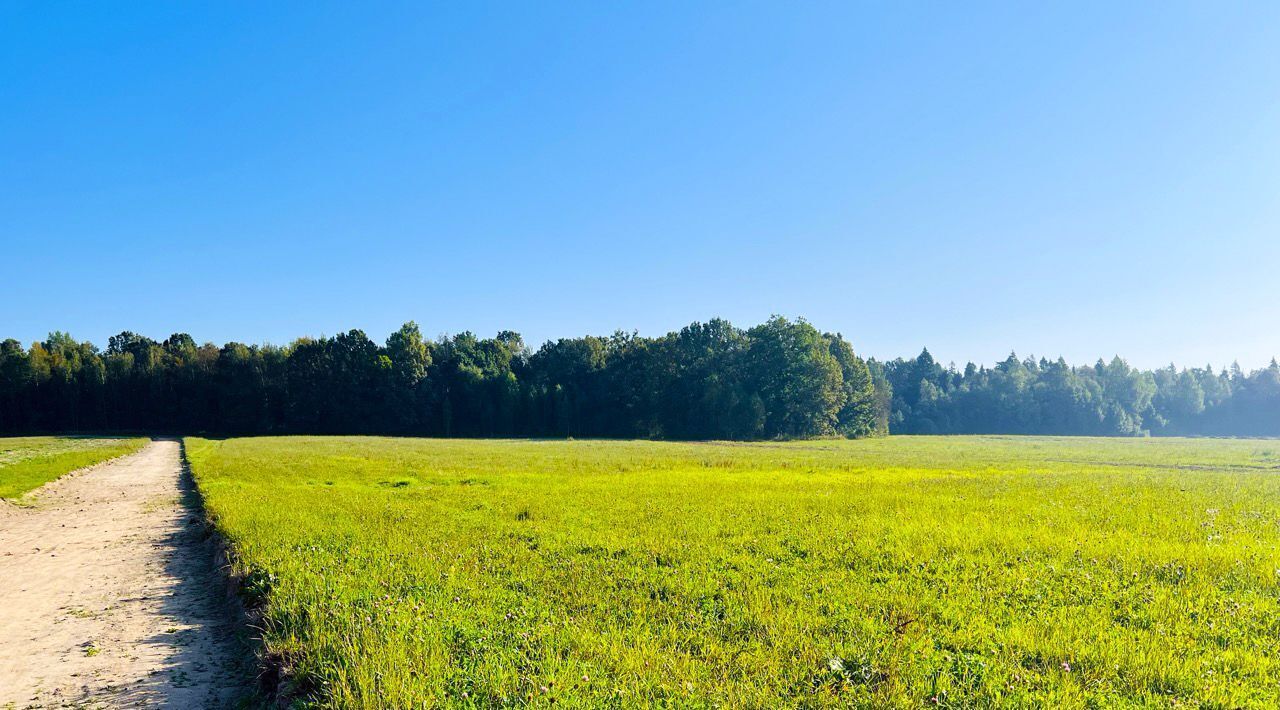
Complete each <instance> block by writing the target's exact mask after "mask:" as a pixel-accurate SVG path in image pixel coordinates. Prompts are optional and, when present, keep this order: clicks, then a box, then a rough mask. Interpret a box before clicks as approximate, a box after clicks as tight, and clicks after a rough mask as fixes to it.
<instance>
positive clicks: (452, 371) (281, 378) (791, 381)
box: [0, 317, 1280, 439]
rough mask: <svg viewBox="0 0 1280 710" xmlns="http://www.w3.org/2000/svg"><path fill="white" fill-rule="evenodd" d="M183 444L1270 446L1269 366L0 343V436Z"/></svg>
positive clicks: (687, 338) (1278, 405)
mask: <svg viewBox="0 0 1280 710" xmlns="http://www.w3.org/2000/svg"><path fill="white" fill-rule="evenodd" d="M75 431H99V432H110V431H121V432H123V431H181V432H208V433H217V434H284V433H314V434H402V435H426V436H457V437H508V436H551V437H563V436H573V437H580V436H581V437H620V438H665V439H775V438H802V437H819V436H846V437H862V436H874V435H880V434H885V433H895V434H899V433H901V434H969V433H1005V434H1063V435H1067V434H1071V435H1111V436H1141V435H1148V434H1154V435H1233V436H1280V366H1278V365H1277V364H1276V362H1275V361H1274V360H1272V362H1271V364H1270V366H1268V367H1266V368H1263V369H1261V370H1257V371H1255V372H1251V373H1245V372H1243V371H1241V369H1240V368H1239V367H1238V366H1233V367H1231V368H1230V369H1224V370H1219V371H1215V370H1214V369H1213V368H1212V367H1209V366H1206V367H1204V368H1191V369H1182V370H1179V369H1176V368H1174V367H1173V366H1172V365H1171V366H1169V367H1168V368H1164V369H1158V370H1153V371H1148V370H1139V369H1135V368H1132V367H1130V366H1129V365H1128V364H1126V363H1125V361H1124V360H1122V359H1121V358H1119V357H1117V358H1114V359H1113V360H1111V361H1110V362H1103V361H1101V360H1100V361H1098V362H1097V363H1096V364H1095V365H1090V366H1072V365H1069V364H1067V363H1066V362H1065V361H1063V360H1062V359H1061V358H1059V359H1058V360H1054V361H1051V360H1047V359H1043V358H1042V359H1038V360H1037V359H1035V358H1025V359H1019V358H1018V357H1017V356H1016V355H1013V354H1011V355H1010V356H1009V357H1008V358H1007V359H1006V360H1004V361H1002V362H1000V363H998V364H996V365H995V366H994V367H991V368H987V367H979V366H976V365H974V364H973V363H970V364H968V365H966V366H965V367H964V368H963V369H959V368H956V367H955V366H945V367H944V366H943V365H941V364H939V363H937V362H935V361H934V359H933V357H932V356H931V355H930V354H929V351H928V350H925V351H923V352H922V353H921V354H920V355H919V356H917V357H915V358H912V359H902V358H899V359H896V360H892V361H888V362H880V361H877V360H875V359H873V358H872V359H863V358H862V357H860V356H858V355H857V354H856V353H855V352H854V349H853V347H852V346H851V345H850V343H849V342H848V341H847V340H845V339H844V338H843V337H842V336H841V335H839V334H833V333H824V332H822V331H819V330H818V329H816V328H815V327H814V326H812V325H811V324H809V323H808V322H807V321H805V320H804V319H798V320H788V319H786V318H782V317H774V318H771V319H769V320H768V321H767V322H765V323H763V324H761V325H758V326H755V327H752V328H748V329H741V328H737V327H734V326H733V325H732V324H730V323H729V322H727V321H724V320H718V319H716V320H711V321H709V322H706V323H694V324H692V325H689V326H688V327H686V328H683V329H681V330H680V331H678V332H673V333H669V334H667V335H665V336H662V337H657V338H646V337H640V336H638V335H635V334H628V333H623V332H617V333H614V334H613V335H610V336H607V337H597V336H586V337H581V338H567V339H559V340H555V341H549V342H547V343H545V344H543V345H542V346H541V347H540V348H538V349H537V350H536V351H534V350H531V349H530V348H528V347H527V346H526V345H525V343H524V341H523V340H522V339H521V337H520V335H519V334H517V333H514V332H510V331H503V332H501V333H498V334H497V335H496V336H495V337H493V338H478V337H477V336H475V335H474V334H472V333H469V332H465V333H461V334H458V335H455V336H452V337H447V338H446V337H442V338H440V339H438V340H435V341H430V340H426V339H424V338H423V337H422V334H421V331H420V330H419V328H418V326H417V325H416V324H414V323H407V324H405V325H404V326H402V327H401V328H400V329H399V330H397V331H396V332H395V333H392V334H391V336H390V337H388V338H387V340H386V341H385V343H384V344H383V345H378V344H377V343H375V342H374V341H373V340H371V339H370V338H369V337H367V336H366V335H365V334H364V333H363V332H361V331H359V330H352V331H349V332H347V333H343V334H340V335H336V336H334V337H328V338H302V339H299V340H296V341H294V342H293V343H292V344H290V345H288V346H286V347H277V346H272V345H245V344H242V343H234V342H233V343H227V344H226V345H223V346H221V347H218V346H216V345H214V344H212V343H206V344H204V345H198V344H197V343H196V341H195V340H194V339H193V338H192V337H191V336H190V335H187V334H185V333H178V334H174V335H171V336H169V337H168V338H166V339H165V340H164V341H162V342H157V341H155V340H152V339H150V338H148V337H145V336H142V335H138V334H135V333H131V332H128V331H126V332H123V333H120V334H119V335H116V336H113V337H111V338H110V341H109V342H108V344H107V348H106V350H105V351H103V350H99V349H98V347H96V346H95V345H94V344H92V343H89V342H81V341H77V340H75V339H74V338H72V337H71V336H69V335H67V334H65V333H62V332H54V333H51V334H50V335H49V337H48V338H47V339H46V340H45V341H43V342H37V343H33V344H31V345H30V346H29V347H26V348H24V347H23V346H22V344H21V343H20V342H19V341H17V340H13V339H9V340H5V341H3V342H2V343H0V433H6V434H16V433H31V432H75Z"/></svg>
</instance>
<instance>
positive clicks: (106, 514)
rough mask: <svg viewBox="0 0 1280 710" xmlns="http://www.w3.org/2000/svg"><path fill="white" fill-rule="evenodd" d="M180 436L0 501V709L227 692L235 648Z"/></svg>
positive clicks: (236, 659)
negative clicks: (30, 504) (4, 503)
mask: <svg viewBox="0 0 1280 710" xmlns="http://www.w3.org/2000/svg"><path fill="white" fill-rule="evenodd" d="M189 496H190V483H189V479H188V478H187V476H185V475H184V473H183V469H182V465H181V458H180V449H179V445H178V443H177V442H175V441H156V442H152V443H151V444H150V445H148V446H147V447H146V448H145V449H143V450H142V451H140V452H139V453H137V454H134V455H132V456H129V457H126V458H122V459H117V460H115V461H111V462H108V463H105V464H102V465H99V466H96V467H93V468H90V469H86V470H84V471H81V472H79V473H76V474H74V475H70V476H65V477H63V478H61V479H59V480H57V481H54V482H53V483H50V484H48V485H46V486H45V487H44V488H42V489H41V490H40V491H38V492H37V493H36V494H35V497H34V498H33V499H32V500H33V501H34V502H35V504H36V507H35V509H30V510H25V509H17V508H14V507H12V506H8V509H0V708H31V707H35V708H43V707H91V708H92V707H108V708H109V707H174V708H201V707H219V708H221V707H227V706H231V705H234V703H235V700H236V699H237V698H238V697H239V696H240V691H241V689H242V688H243V687H244V685H245V680H246V675H245V672H244V670H243V668H242V667H241V665H240V664H241V659H242V658H243V654H242V653H241V652H240V650H239V648H240V646H239V642H238V641H237V639H236V637H235V635H234V634H235V629H234V627H233V625H232V624H231V623H230V622H229V619H230V616H229V615H228V613H227V611H226V608H225V606H224V602H223V600H224V598H225V597H224V596H223V595H224V593H225V589H226V587H225V586H224V585H223V583H222V582H220V581H219V580H218V578H217V575H216V574H215V573H214V570H213V567H212V556H211V551H210V549H209V547H208V546H207V544H206V543H204V542H202V539H201V534H200V528H201V526H200V525H199V524H198V523H199V520H198V518H197V517H196V514H195V512H194V511H193V509H192V508H190V507H189V505H190V499H189Z"/></svg>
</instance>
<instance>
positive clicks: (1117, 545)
mask: <svg viewBox="0 0 1280 710" xmlns="http://www.w3.org/2000/svg"><path fill="white" fill-rule="evenodd" d="M1274 448H1275V447H1274V442H1258V441H1244V440H1240V441H1190V440H1160V441H1139V440H1115V439H1053V438H1016V437H1014V438H1009V437H998V438H997V437H939V438H890V439H879V440H864V441H853V442H850V441H817V442H794V443H758V444H742V443H738V444H718V443H711V444H707V443H687V444H682V443H656V442H607V441H573V442H562V441H560V442H550V441H447V440H419V439H384V438H359V437H333V438H325V437H287V438H257V439H233V440H227V441H219V442H214V441H203V440H199V439H190V440H188V453H189V456H190V458H191V461H192V465H193V470H194V473H195V475H196V478H197V481H198V483H199V486H200V488H201V491H202V492H203V494H204V495H205V497H206V501H207V505H208V509H209V511H210V513H211V514H212V515H213V516H214V518H215V521H216V523H217V525H218V527H219V529H220V530H221V531H222V532H223V533H224V534H225V535H226V536H227V538H228V539H229V540H230V542H231V543H232V545H233V546H234V548H235V551H236V555H237V558H238V562H237V564H238V566H239V568H240V569H239V571H240V572H241V573H242V574H243V575H244V578H245V593H246V596H247V597H249V598H250V599H251V600H253V601H256V602H258V603H261V604H263V605H264V606H263V610H264V613H265V625H266V632H265V641H266V645H267V650H268V651H269V654H270V656H271V658H273V659H275V660H276V661H277V662H279V663H281V664H283V665H285V666H286V667H287V669H288V671H289V672H290V673H291V674H292V677H293V678H294V679H295V681H296V683H297V685H298V687H299V688H301V689H303V690H305V691H307V692H308V693H309V696H308V697H309V698H310V699H311V700H312V701H313V702H315V703H316V704H318V705H320V706H325V707H344V708H346V707H419V706H426V707H431V706H439V705H459V706H468V705H476V706H493V705H499V706H500V705H511V704H527V703H533V704H539V705H541V704H550V703H551V702H552V701H555V703H556V704H562V705H570V706H579V707H598V706H601V705H606V706H610V705H612V706H635V705H646V704H666V705H675V706H695V707H698V706H708V707H709V706H716V705H719V706H739V707H777V706H791V705H808V706H842V705H868V706H884V705H896V706H919V705H922V704H928V705H934V704H937V705H943V706H948V705H950V706H960V707H970V706H973V705H1008V704H1013V705H1029V706H1044V705H1089V704H1095V705H1109V704H1110V705H1114V704H1117V703H1119V704H1151V705H1157V706H1162V705H1163V706H1172V705H1176V704H1180V703H1190V704H1201V705H1207V706H1220V707H1234V706H1270V705H1275V704H1276V703H1277V702H1278V701H1280V690H1278V687H1280V666H1278V665H1277V663H1278V662H1277V660H1275V659H1277V658H1280V626H1278V625H1277V621H1276V619H1277V618H1280V547H1278V546H1277V543H1280V478H1277V475H1276V474H1277V471H1276V470H1275V466H1276V465H1277V464H1276V463H1275V462H1274V460H1273V458H1272V457H1271V452H1273V451H1274Z"/></svg>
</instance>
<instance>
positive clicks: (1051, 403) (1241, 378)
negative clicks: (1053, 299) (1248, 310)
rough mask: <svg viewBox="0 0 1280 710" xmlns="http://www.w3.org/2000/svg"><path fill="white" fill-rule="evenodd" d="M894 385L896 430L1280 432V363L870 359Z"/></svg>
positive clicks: (1128, 433)
mask: <svg viewBox="0 0 1280 710" xmlns="http://www.w3.org/2000/svg"><path fill="white" fill-rule="evenodd" d="M869 365H870V367H871V369H872V372H873V373H874V374H875V376H876V377H882V378H884V379H887V380H888V381H889V383H890V385H891V387H892V391H893V403H892V407H891V409H892V412H891V414H890V419H889V428H890V430H891V431H892V432H893V433H895V434H1082V435H1109V436H1140V435H1144V434H1155V435H1170V436H1172V435H1186V436H1202V435H1203V436H1280V365H1277V363H1276V361H1275V360H1274V359H1273V360H1272V361H1271V364H1270V365H1269V366H1268V367H1266V368H1263V369H1261V370H1257V371H1256V372H1253V373H1250V374H1247V375H1246V374H1245V373H1244V372H1242V371H1241V369H1240V366H1239V365H1234V364H1233V365H1232V366H1231V368H1230V369H1229V370H1221V371H1218V372H1215V371H1214V369H1213V367H1211V366H1205V367H1204V368H1190V369H1182V370H1179V369H1177V368H1176V367H1174V366H1173V365H1170V366H1168V367H1166V368H1162V369H1159V370H1154V371H1145V370H1138V369H1135V368H1132V367H1130V366H1129V365H1128V364H1127V363H1126V362H1125V361H1124V360H1122V359H1120V358H1119V357H1116V358H1114V359H1112V360H1111V361H1110V362H1103V361H1102V360H1099V361H1098V362H1097V363H1096V364H1094V365H1092V366H1086V367H1072V366H1070V365H1068V364H1067V363H1066V362H1065V361H1063V360H1062V358H1059V359H1057V360H1053V361H1051V360H1046V359H1040V360H1036V359H1035V358H1026V359H1024V360H1019V359H1018V356H1017V355H1014V354H1010V355H1009V357H1008V358H1006V359H1005V360H1004V361H1002V362H1000V363H999V364H997V365H996V366H995V367H993V368H990V369H988V368H985V367H978V366H975V365H974V364H973V363H969V364H968V365H966V366H965V368H964V370H963V371H961V370H958V369H957V368H955V367H954V366H951V367H945V368H944V367H942V366H941V365H939V364H938V363H937V362H935V361H934V359H933V357H932V356H931V355H930V354H929V351H928V350H925V351H924V352H922V353H920V355H919V356H918V357H916V358H915V359H913V360H902V359H898V360H893V361H890V362H886V363H878V362H875V361H874V360H872V361H870V362H869Z"/></svg>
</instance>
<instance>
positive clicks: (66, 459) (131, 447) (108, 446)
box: [0, 436, 147, 498]
mask: <svg viewBox="0 0 1280 710" xmlns="http://www.w3.org/2000/svg"><path fill="white" fill-rule="evenodd" d="M146 443H147V439H119V438H102V439H95V438H84V437H68V436H26V437H9V438H0V498H18V497H19V496H21V495H22V494H24V493H26V492H28V491H31V490H34V489H36V488H39V487H40V486H42V485H44V484H45V483H48V482H49V481H52V480H53V479H55V478H58V477H59V476H61V475H63V474H65V473H70V472H71V471H74V470H76V469H79V468H84V467H85V466H92V465H94V464H96V463H101V462H103V461H106V460H107V459H112V458H115V457H117V456H123V455H125V454H131V453H133V452H135V451H137V450H139V449H141V448H142V447H143V446H145V445H146Z"/></svg>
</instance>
